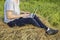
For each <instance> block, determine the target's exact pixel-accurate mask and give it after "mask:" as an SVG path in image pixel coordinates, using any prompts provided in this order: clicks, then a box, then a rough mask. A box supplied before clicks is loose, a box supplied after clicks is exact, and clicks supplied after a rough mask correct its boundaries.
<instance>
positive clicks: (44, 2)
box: [0, 0, 60, 40]
mask: <svg viewBox="0 0 60 40" xmlns="http://www.w3.org/2000/svg"><path fill="white" fill-rule="evenodd" d="M20 9H21V10H23V11H29V12H31V13H34V10H35V9H37V11H36V15H37V16H39V17H40V19H41V20H42V21H43V23H44V24H45V25H46V26H48V27H51V28H54V29H58V30H59V32H58V33H57V34H55V35H47V34H46V33H45V31H44V29H42V28H38V27H35V26H33V25H25V26H23V27H16V26H15V27H13V28H10V27H9V26H8V25H7V24H5V23H4V22H3V18H4V14H3V13H4V11H3V10H4V0H0V40H60V18H59V17H60V0H21V2H20Z"/></svg>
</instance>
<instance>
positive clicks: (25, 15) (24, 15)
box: [22, 14, 30, 18]
mask: <svg viewBox="0 0 60 40" xmlns="http://www.w3.org/2000/svg"><path fill="white" fill-rule="evenodd" d="M29 16H30V14H22V17H23V18H28V17H29Z"/></svg>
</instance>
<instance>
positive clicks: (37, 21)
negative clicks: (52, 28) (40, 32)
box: [7, 14, 47, 29]
mask: <svg viewBox="0 0 60 40" xmlns="http://www.w3.org/2000/svg"><path fill="white" fill-rule="evenodd" d="M7 24H8V25H9V26H10V27H13V26H24V25H26V24H32V25H34V26H37V27H41V28H44V29H47V27H46V26H45V25H44V24H43V23H42V22H41V20H40V19H39V18H38V17H37V16H36V15H34V14H32V15H30V17H27V18H18V19H15V20H14V21H11V22H9V23H7Z"/></svg>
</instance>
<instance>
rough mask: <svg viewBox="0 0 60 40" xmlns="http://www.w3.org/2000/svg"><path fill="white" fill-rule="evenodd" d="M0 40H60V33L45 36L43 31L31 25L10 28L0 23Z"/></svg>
mask: <svg viewBox="0 0 60 40" xmlns="http://www.w3.org/2000/svg"><path fill="white" fill-rule="evenodd" d="M0 40H60V32H58V33H57V34H55V35H47V34H46V33H45V31H44V29H42V28H38V27H34V26H32V25H26V26H23V27H13V28H10V27H9V26H7V25H6V24H4V23H3V22H2V21H0Z"/></svg>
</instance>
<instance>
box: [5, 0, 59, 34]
mask: <svg viewBox="0 0 60 40" xmlns="http://www.w3.org/2000/svg"><path fill="white" fill-rule="evenodd" d="M19 2H20V1H19V0H6V1H5V4H4V22H5V23H6V24H7V25H8V26H10V27H14V26H23V25H25V24H32V25H34V26H37V27H40V28H44V29H45V31H46V33H47V34H49V35H54V34H56V33H57V32H58V30H54V29H52V28H49V27H47V26H46V25H44V24H43V23H42V22H41V20H40V19H39V18H38V17H37V15H35V14H30V13H29V12H24V11H20V9H19Z"/></svg>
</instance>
